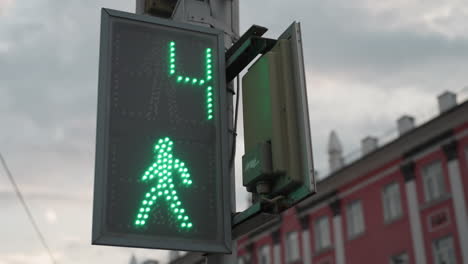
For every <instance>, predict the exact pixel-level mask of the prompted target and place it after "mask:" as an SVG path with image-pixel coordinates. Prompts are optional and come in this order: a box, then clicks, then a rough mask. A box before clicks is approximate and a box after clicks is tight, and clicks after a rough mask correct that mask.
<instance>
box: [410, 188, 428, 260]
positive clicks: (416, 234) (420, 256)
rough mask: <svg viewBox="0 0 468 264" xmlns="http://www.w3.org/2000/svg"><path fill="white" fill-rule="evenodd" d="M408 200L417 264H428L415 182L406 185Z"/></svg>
mask: <svg viewBox="0 0 468 264" xmlns="http://www.w3.org/2000/svg"><path fill="white" fill-rule="evenodd" d="M405 190H406V198H407V203H408V215H409V220H410V231H411V240H412V242H413V249H414V255H415V259H416V263H417V264H426V263H427V261H426V252H425V249H424V239H423V233H422V227H421V218H420V217H421V216H420V214H419V210H418V208H419V207H418V198H417V192H416V184H415V181H408V182H406V183H405Z"/></svg>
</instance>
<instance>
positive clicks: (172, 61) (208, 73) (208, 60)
mask: <svg viewBox="0 0 468 264" xmlns="http://www.w3.org/2000/svg"><path fill="white" fill-rule="evenodd" d="M204 58H205V76H202V77H199V78H195V77H190V76H184V75H182V74H177V68H176V44H175V42H174V41H171V42H169V68H168V71H169V75H170V76H171V77H173V78H174V79H175V81H176V82H177V83H179V84H185V85H192V86H201V87H203V88H204V92H205V97H206V102H205V109H206V118H207V119H208V120H212V119H213V116H214V112H213V109H214V107H213V104H214V102H213V98H214V97H213V93H214V91H213V86H214V84H213V53H212V49H211V48H206V49H205V54H204Z"/></svg>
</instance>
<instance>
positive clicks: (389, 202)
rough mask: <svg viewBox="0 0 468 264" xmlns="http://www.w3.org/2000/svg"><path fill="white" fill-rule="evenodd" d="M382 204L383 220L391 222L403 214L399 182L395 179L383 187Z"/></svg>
mask: <svg viewBox="0 0 468 264" xmlns="http://www.w3.org/2000/svg"><path fill="white" fill-rule="evenodd" d="M382 204H383V212H384V220H385V222H391V221H393V220H395V219H398V218H400V217H401V216H402V215H403V210H402V207H401V193H400V184H399V183H398V182H397V181H395V182H392V183H389V184H387V185H385V186H384V187H383V190H382Z"/></svg>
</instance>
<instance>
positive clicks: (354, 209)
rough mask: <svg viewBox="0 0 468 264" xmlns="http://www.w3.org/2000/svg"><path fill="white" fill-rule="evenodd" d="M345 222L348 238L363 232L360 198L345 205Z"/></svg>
mask: <svg viewBox="0 0 468 264" xmlns="http://www.w3.org/2000/svg"><path fill="white" fill-rule="evenodd" d="M346 223H347V227H348V228H347V229H348V238H349V239H352V238H354V237H356V236H357V235H359V234H362V233H364V231H365V223H364V212H363V208H362V201H361V200H356V201H353V202H351V203H349V204H348V206H347V207H346Z"/></svg>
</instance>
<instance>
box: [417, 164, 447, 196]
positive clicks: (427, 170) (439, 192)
mask: <svg viewBox="0 0 468 264" xmlns="http://www.w3.org/2000/svg"><path fill="white" fill-rule="evenodd" d="M436 168H437V171H431V169H433V170H436ZM422 178H423V185H424V198H425V201H426V202H432V201H434V200H437V199H439V198H440V197H442V196H443V195H444V194H445V192H446V189H445V179H444V169H443V167H442V162H441V161H440V160H436V161H433V162H431V163H429V164H427V165H425V166H424V167H423V168H422Z"/></svg>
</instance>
